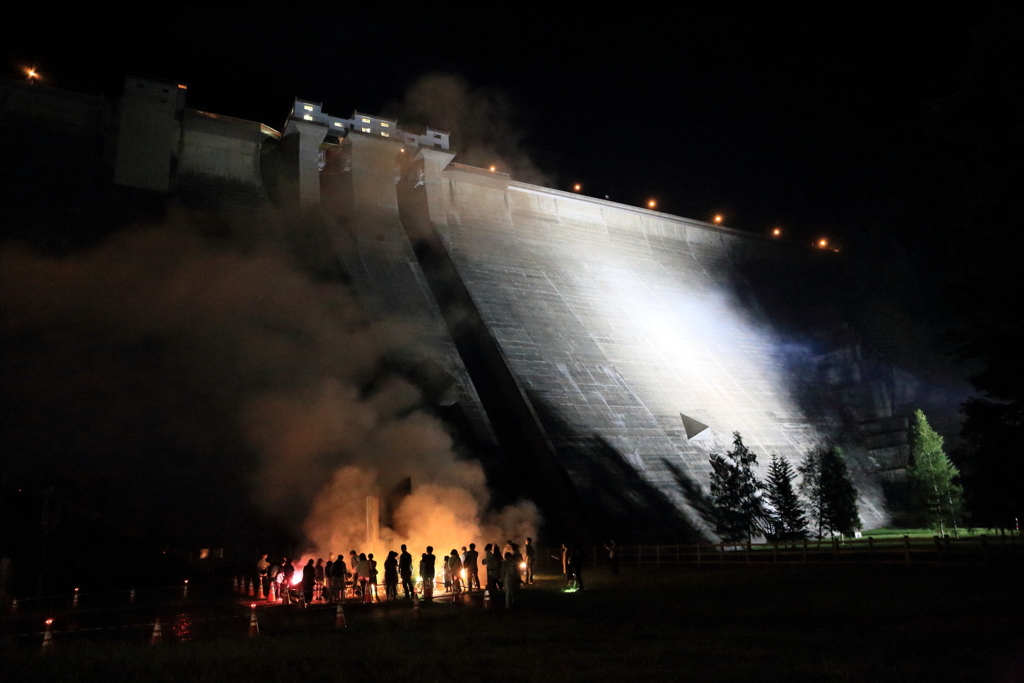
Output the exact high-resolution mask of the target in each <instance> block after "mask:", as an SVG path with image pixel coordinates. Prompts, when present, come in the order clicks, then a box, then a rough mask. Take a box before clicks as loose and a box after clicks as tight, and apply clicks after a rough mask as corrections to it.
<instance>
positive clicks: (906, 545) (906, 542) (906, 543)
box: [903, 535, 910, 567]
mask: <svg viewBox="0 0 1024 683" xmlns="http://www.w3.org/2000/svg"><path fill="white" fill-rule="evenodd" d="M903 559H904V561H905V562H906V563H907V566H908V567H909V566H910V536H906V535H905V536H903Z"/></svg>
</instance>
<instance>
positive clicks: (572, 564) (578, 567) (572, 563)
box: [569, 545, 587, 591]
mask: <svg viewBox="0 0 1024 683" xmlns="http://www.w3.org/2000/svg"><path fill="white" fill-rule="evenodd" d="M586 561H587V554H586V553H585V552H583V550H581V549H580V548H579V546H576V545H573V546H570V548H569V575H570V576H571V577H572V580H573V583H574V584H575V585H576V590H578V591H581V590H583V564H584V563H585V562H586Z"/></svg>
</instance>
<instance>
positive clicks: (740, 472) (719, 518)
mask: <svg viewBox="0 0 1024 683" xmlns="http://www.w3.org/2000/svg"><path fill="white" fill-rule="evenodd" d="M732 444H733V448H732V450H731V451H729V452H728V453H726V454H725V455H717V454H716V455H713V456H712V457H711V470H712V471H711V500H712V502H713V503H714V511H715V531H717V532H718V535H719V536H721V537H722V538H723V539H724V540H727V541H738V540H740V539H742V538H744V537H746V539H747V541H748V542H749V541H750V540H752V539H753V537H754V535H755V533H760V532H761V530H762V527H763V525H764V522H765V519H766V517H767V515H766V512H765V509H764V505H763V502H762V500H761V489H762V485H761V483H760V482H759V481H758V480H757V477H756V476H755V475H754V467H756V466H757V455H755V454H754V452H753V451H751V450H750V449H749V448H747V447H746V446H745V445H744V444H743V438H742V437H741V436H740V433H739V432H733V442H732Z"/></svg>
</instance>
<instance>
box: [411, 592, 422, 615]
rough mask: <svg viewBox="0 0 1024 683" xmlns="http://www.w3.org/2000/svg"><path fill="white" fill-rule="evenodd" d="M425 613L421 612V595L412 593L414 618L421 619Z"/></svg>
mask: <svg viewBox="0 0 1024 683" xmlns="http://www.w3.org/2000/svg"><path fill="white" fill-rule="evenodd" d="M421 616H423V614H422V613H421V612H420V596H419V595H417V594H416V593H413V594H412V618H413V619H419V618H420V617H421Z"/></svg>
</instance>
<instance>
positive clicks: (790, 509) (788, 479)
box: [765, 454, 807, 540]
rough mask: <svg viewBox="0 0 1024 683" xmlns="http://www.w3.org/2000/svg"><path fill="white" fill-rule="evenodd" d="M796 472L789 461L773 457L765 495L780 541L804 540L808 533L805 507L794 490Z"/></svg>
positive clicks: (776, 534) (776, 535) (769, 467)
mask: <svg viewBox="0 0 1024 683" xmlns="http://www.w3.org/2000/svg"><path fill="white" fill-rule="evenodd" d="M795 478H796V472H794V471H793V467H792V466H791V465H790V464H789V460H787V459H786V458H783V457H780V456H779V455H775V454H773V455H772V462H771V464H770V465H769V466H768V479H767V480H766V481H765V493H766V494H767V495H766V497H767V499H768V503H769V505H771V507H772V508H773V510H774V512H773V513H772V514H771V519H772V522H773V526H774V527H775V537H776V538H777V539H779V540H787V539H793V538H803V537H804V535H806V533H807V520H806V518H805V517H804V510H803V506H802V505H800V499H799V497H798V496H797V495H796V491H795V490H793V479H795Z"/></svg>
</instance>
